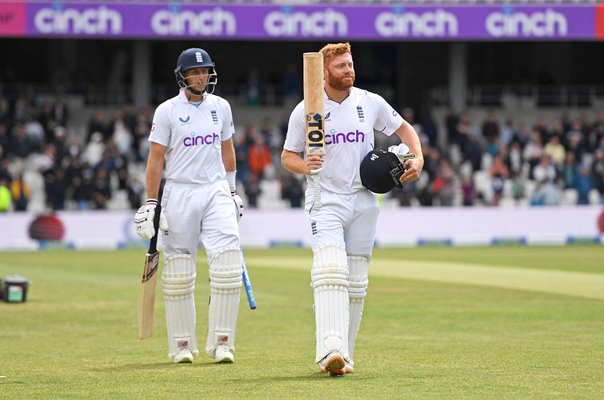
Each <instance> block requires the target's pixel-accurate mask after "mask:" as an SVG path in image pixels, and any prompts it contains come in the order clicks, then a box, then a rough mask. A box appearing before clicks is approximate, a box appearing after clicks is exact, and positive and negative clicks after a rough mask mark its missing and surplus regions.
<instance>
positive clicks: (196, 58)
mask: <svg viewBox="0 0 604 400" xmlns="http://www.w3.org/2000/svg"><path fill="white" fill-rule="evenodd" d="M192 68H209V69H210V70H209V74H210V77H209V80H208V85H207V86H206V89H205V90H204V91H202V92H200V91H199V90H195V89H193V88H192V87H191V86H190V85H188V84H187V80H186V79H185V77H184V75H183V72H185V71H186V70H189V69H192ZM174 75H176V82H178V86H180V87H181V88H183V89H185V88H186V89H188V90H189V91H190V92H191V93H193V94H194V95H197V96H201V95H202V94H203V93H204V92H208V93H214V88H215V87H216V84H217V83H218V73H216V65H214V62H213V61H212V59H211V58H210V55H209V54H208V52H207V51H205V50H204V49H200V48H197V47H193V48H190V49H186V50H185V51H183V52H182V53H180V56H178V61H176V69H175V70H174Z"/></svg>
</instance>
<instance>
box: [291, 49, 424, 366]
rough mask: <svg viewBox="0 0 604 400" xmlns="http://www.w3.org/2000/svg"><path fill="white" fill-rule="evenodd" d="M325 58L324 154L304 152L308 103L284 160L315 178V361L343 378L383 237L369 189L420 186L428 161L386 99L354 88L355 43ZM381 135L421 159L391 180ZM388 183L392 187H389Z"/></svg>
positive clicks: (311, 214) (310, 207)
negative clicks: (377, 139)
mask: <svg viewBox="0 0 604 400" xmlns="http://www.w3.org/2000/svg"><path fill="white" fill-rule="evenodd" d="M320 53H322V54H323V66H324V92H323V93H322V95H323V99H324V107H325V109H324V115H325V152H324V155H323V156H320V155H311V156H308V154H303V153H304V150H305V141H306V139H307V138H306V137H305V136H306V132H307V130H306V122H305V110H304V104H303V102H301V103H300V104H298V105H297V106H296V107H295V108H294V110H293V111H292V113H291V116H290V119H289V125H288V130H287V136H286V140H285V143H284V146H283V152H282V155H281V161H282V164H283V167H284V168H286V169H288V170H290V171H292V172H295V173H298V174H305V175H306V176H307V183H308V184H307V189H306V202H305V214H306V217H307V221H308V229H309V234H310V237H311V246H312V251H313V265H312V270H311V285H312V288H313V292H314V314H315V327H316V335H315V336H316V354H315V362H317V363H319V365H320V369H321V371H323V372H326V373H329V374H330V375H331V376H338V375H343V374H345V373H351V372H353V371H354V365H355V364H354V344H355V340H356V336H357V331H358V329H359V326H360V324H361V315H362V313H363V305H364V299H365V296H366V294H367V286H368V268H369V261H370V259H371V253H372V248H373V243H374V239H375V234H376V225H377V217H378V212H379V206H378V199H377V196H376V195H375V194H374V193H372V192H371V191H369V190H368V189H367V187H366V186H368V187H370V188H374V186H376V182H377V186H380V187H377V188H374V189H375V191H382V190H381V189H384V190H386V191H387V190H389V189H392V187H394V186H395V182H393V181H392V176H395V177H396V178H395V179H397V180H398V181H397V182H396V185H400V184H402V183H407V182H413V181H415V180H417V179H418V178H419V176H420V173H421V171H422V168H423V165H424V160H423V155H422V150H421V145H420V141H419V138H418V135H417V133H416V132H415V130H414V129H413V127H412V126H411V125H410V124H409V123H408V122H406V121H405V120H404V119H403V118H402V117H401V116H400V115H399V114H398V113H397V112H396V111H395V110H394V109H393V108H392V107H391V106H390V105H389V104H388V103H387V102H386V101H385V100H384V99H383V98H382V97H381V96H379V95H377V94H375V93H371V92H368V91H367V90H363V89H359V88H357V87H355V86H354V81H355V72H354V64H353V59H352V53H351V47H350V44H348V43H337V44H328V45H326V46H325V47H323V48H322V49H321V51H320ZM375 131H377V132H380V133H381V134H384V135H387V136H391V135H392V134H395V135H397V136H398V137H399V138H400V139H401V141H402V142H403V143H404V144H405V145H406V146H408V148H409V151H410V152H411V153H414V154H415V158H410V159H407V160H404V161H401V163H400V168H398V171H399V173H398V174H391V172H392V171H391V169H390V168H389V167H388V163H382V164H378V163H377V162H378V161H380V160H381V161H383V160H382V159H383V158H384V157H383V154H381V153H379V154H378V153H373V150H374V132H375ZM366 156H367V157H368V158H369V160H370V161H372V160H371V159H375V161H376V163H373V162H371V163H364V164H366V165H367V166H366V167H365V170H364V171H361V168H360V166H361V163H362V161H363V160H364V159H365V158H366ZM393 156H394V157H395V158H396V156H395V155H394V154H393ZM379 165H385V166H386V169H383V168H380V167H379ZM376 166H378V168H376ZM393 170H397V169H396V168H393ZM316 171H320V175H321V179H320V201H321V203H320V204H321V207H320V209H318V210H317V207H315V203H316V199H315V190H316V189H315V188H314V187H313V184H312V183H311V182H312V181H313V176H312V175H314V174H315V173H316ZM311 172H312V173H311ZM361 175H363V176H364V177H365V178H364V179H363V182H362V180H361ZM384 177H386V180H385V185H386V186H385V187H381V185H382V182H384ZM374 178H375V180H376V181H375V182H373V179H374ZM363 183H365V185H366V186H364V185H363Z"/></svg>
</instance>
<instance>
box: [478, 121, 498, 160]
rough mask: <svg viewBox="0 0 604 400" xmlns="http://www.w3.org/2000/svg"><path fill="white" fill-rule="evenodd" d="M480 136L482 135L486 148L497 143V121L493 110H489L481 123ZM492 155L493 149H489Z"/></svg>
mask: <svg viewBox="0 0 604 400" xmlns="http://www.w3.org/2000/svg"><path fill="white" fill-rule="evenodd" d="M482 136H483V137H484V139H485V141H486V144H487V149H489V148H493V147H496V143H499V123H498V122H497V118H496V117H495V114H494V113H493V111H489V112H488V113H487V116H486V118H485V120H484V122H483V123H482ZM490 153H491V154H492V155H494V154H493V151H490Z"/></svg>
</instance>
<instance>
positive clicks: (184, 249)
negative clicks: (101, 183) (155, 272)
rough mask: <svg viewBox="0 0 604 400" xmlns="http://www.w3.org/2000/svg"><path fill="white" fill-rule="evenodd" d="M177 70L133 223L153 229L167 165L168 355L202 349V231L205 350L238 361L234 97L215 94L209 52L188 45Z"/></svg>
mask: <svg viewBox="0 0 604 400" xmlns="http://www.w3.org/2000/svg"><path fill="white" fill-rule="evenodd" d="M174 73H175V75H176V81H177V82H178V85H179V86H180V92H179V93H178V95H177V96H175V97H172V98H171V99H168V100H166V101H165V102H163V103H162V104H160V105H159V106H158V107H157V109H156V110H155V114H154V117H153V125H152V127H151V133H150V135H149V141H150V142H151V143H150V144H151V148H150V152H149V158H148V160H147V170H146V184H147V202H146V204H145V205H143V206H142V207H141V208H139V210H138V211H137V212H136V216H135V226H136V231H137V233H138V234H139V235H140V237H142V238H143V239H149V238H151V237H152V236H153V235H154V229H153V228H154V227H153V217H154V214H155V208H156V206H157V204H158V190H159V186H160V179H161V177H162V172H165V180H166V184H165V187H164V190H163V196H162V199H161V206H162V207H161V214H160V224H159V227H160V232H161V234H162V241H163V252H164V270H163V273H162V277H161V281H162V291H163V295H164V300H165V305H166V325H167V332H168V357H169V359H170V360H171V361H173V362H174V363H190V362H193V357H194V356H197V355H199V350H198V347H197V337H196V326H195V301H194V297H193V291H194V288H195V276H196V264H195V260H196V258H197V248H198V244H199V240H200V238H201V242H202V244H203V246H204V249H205V251H206V255H207V257H208V265H209V277H210V306H209V307H210V309H209V318H208V319H209V320H208V336H207V341H206V347H205V351H206V353H207V354H208V356H210V357H211V358H212V359H213V360H214V361H215V362H217V363H223V362H226V363H232V362H233V361H234V353H235V328H236V325H237V314H238V311H239V292H240V289H241V281H242V278H241V271H242V269H241V268H242V267H241V262H242V260H241V251H240V243H239V230H238V226H237V222H238V219H239V218H240V217H241V215H242V213H243V203H242V201H241V198H240V197H239V196H238V195H237V194H236V192H235V189H236V186H235V172H236V171H235V151H234V148H233V140H232V137H233V134H234V133H235V132H234V124H233V116H232V112H231V106H230V104H229V103H228V102H227V101H226V100H225V99H223V98H221V97H219V96H216V95H214V94H212V93H213V92H214V88H215V87H216V84H217V81H218V74H217V73H216V66H215V64H214V62H213V61H212V59H211V58H210V55H209V54H208V52H206V51H205V50H203V49H200V48H190V49H187V50H185V51H183V52H182V53H181V54H180V56H179V57H178V61H177V63H176V69H175V71H174ZM164 162H165V171H164Z"/></svg>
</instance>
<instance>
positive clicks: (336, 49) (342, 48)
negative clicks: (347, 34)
mask: <svg viewBox="0 0 604 400" xmlns="http://www.w3.org/2000/svg"><path fill="white" fill-rule="evenodd" d="M319 51H320V52H321V53H322V54H323V65H324V66H325V67H327V66H328V65H329V63H330V62H331V61H332V60H333V59H334V58H335V57H336V56H339V55H340V54H345V53H348V54H350V55H352V51H351V50H350V43H348V42H346V43H329V44H327V45H325V46H323V48H322V49H321V50H319Z"/></svg>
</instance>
